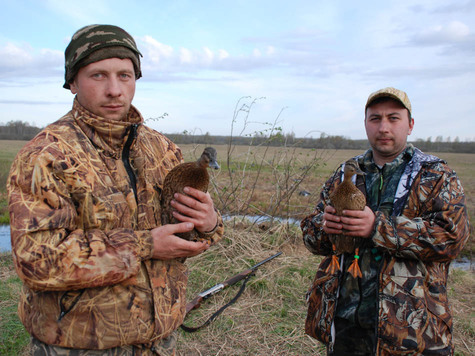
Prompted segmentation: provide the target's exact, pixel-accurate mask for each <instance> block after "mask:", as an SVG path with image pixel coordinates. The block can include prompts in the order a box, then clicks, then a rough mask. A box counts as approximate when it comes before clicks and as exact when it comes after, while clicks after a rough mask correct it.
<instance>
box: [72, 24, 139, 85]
mask: <svg viewBox="0 0 475 356" xmlns="http://www.w3.org/2000/svg"><path fill="white" fill-rule="evenodd" d="M105 48H107V49H108V50H107V51H100V52H101V54H100V55H95V56H94V55H92V54H93V53H95V52H97V51H99V50H102V49H105ZM140 56H142V54H141V53H140V51H139V50H138V48H137V45H136V43H135V41H134V39H133V37H132V36H131V35H129V34H128V33H127V32H126V31H125V30H123V29H121V28H120V27H117V26H113V25H89V26H86V27H83V28H81V29H79V30H78V31H76V33H75V34H74V35H73V37H72V38H71V42H70V43H69V45H68V47H66V51H65V52H64V59H65V65H64V67H65V74H64V79H65V83H64V85H63V88H66V89H70V88H69V83H70V82H71V81H72V80H73V79H74V77H75V76H76V74H77V72H78V70H79V69H80V68H81V67H83V66H85V65H87V64H90V63H93V62H97V61H99V60H102V59H107V58H114V57H117V58H130V59H131V60H132V62H133V63H134V69H135V78H136V79H139V78H140V77H141V76H142V72H141V70H140ZM86 58H88V60H85V59H86Z"/></svg>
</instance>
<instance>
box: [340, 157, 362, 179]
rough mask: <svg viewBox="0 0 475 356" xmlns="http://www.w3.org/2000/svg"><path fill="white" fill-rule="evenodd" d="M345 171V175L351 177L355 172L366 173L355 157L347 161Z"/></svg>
mask: <svg viewBox="0 0 475 356" xmlns="http://www.w3.org/2000/svg"><path fill="white" fill-rule="evenodd" d="M343 172H344V173H345V177H349V178H351V177H353V176H354V175H355V174H358V175H365V174H366V173H365V172H363V171H362V170H361V169H360V166H359V165H358V162H356V160H354V159H349V160H348V161H346V162H345V168H344V170H343Z"/></svg>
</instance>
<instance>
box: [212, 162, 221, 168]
mask: <svg viewBox="0 0 475 356" xmlns="http://www.w3.org/2000/svg"><path fill="white" fill-rule="evenodd" d="M209 168H214V169H220V168H221V167H220V166H219V164H218V162H217V161H215V160H212V161H210V162H209Z"/></svg>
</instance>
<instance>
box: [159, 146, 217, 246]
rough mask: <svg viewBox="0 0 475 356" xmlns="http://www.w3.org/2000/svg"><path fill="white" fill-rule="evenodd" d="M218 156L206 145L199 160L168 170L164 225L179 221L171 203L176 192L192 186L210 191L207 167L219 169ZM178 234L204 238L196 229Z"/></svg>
mask: <svg viewBox="0 0 475 356" xmlns="http://www.w3.org/2000/svg"><path fill="white" fill-rule="evenodd" d="M216 158H217V153H216V150H215V149H214V148H213V147H206V148H205V149H204V151H203V153H202V154H201V157H200V158H199V159H198V160H197V161H195V162H185V163H181V164H179V165H177V166H176V167H174V168H173V169H172V170H171V171H170V172H168V174H167V175H166V177H165V181H164V182H163V189H162V198H161V201H160V208H161V221H162V225H165V224H176V223H179V221H178V220H176V219H175V217H174V216H173V208H172V207H171V205H170V201H171V200H172V199H173V196H174V195H175V193H180V194H185V193H184V192H183V188H185V187H192V188H195V189H198V190H201V191H202V192H207V191H208V185H209V174H208V170H207V168H208V167H210V168H214V169H219V164H218V162H217V161H216ZM176 235H177V236H180V237H181V238H183V239H185V240H189V241H199V240H203V238H201V237H200V236H199V234H198V231H196V230H195V229H193V230H191V231H189V232H184V233H177V234H176Z"/></svg>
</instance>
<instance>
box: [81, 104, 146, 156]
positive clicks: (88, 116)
mask: <svg viewBox="0 0 475 356" xmlns="http://www.w3.org/2000/svg"><path fill="white" fill-rule="evenodd" d="M72 114H73V117H74V119H75V120H76V122H77V124H78V125H79V127H80V128H81V130H82V131H83V132H84V133H85V134H86V136H87V137H88V138H89V139H90V140H91V142H92V143H93V144H94V146H95V147H96V148H97V149H98V150H100V151H103V152H104V153H105V154H106V155H108V156H111V157H114V158H116V159H118V158H120V157H121V154H122V149H123V147H124V144H125V142H126V141H127V136H128V135H127V134H128V132H129V130H130V126H131V125H140V124H142V123H143V118H142V115H141V114H140V112H139V111H138V110H137V109H136V108H135V107H134V106H131V107H130V111H129V114H128V116H127V120H126V121H115V120H108V119H105V118H103V117H100V116H97V115H95V114H93V113H91V112H90V111H88V110H87V109H86V108H84V107H83V106H82V105H81V104H79V102H78V100H77V98H75V99H74V103H73V109H72Z"/></svg>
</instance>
